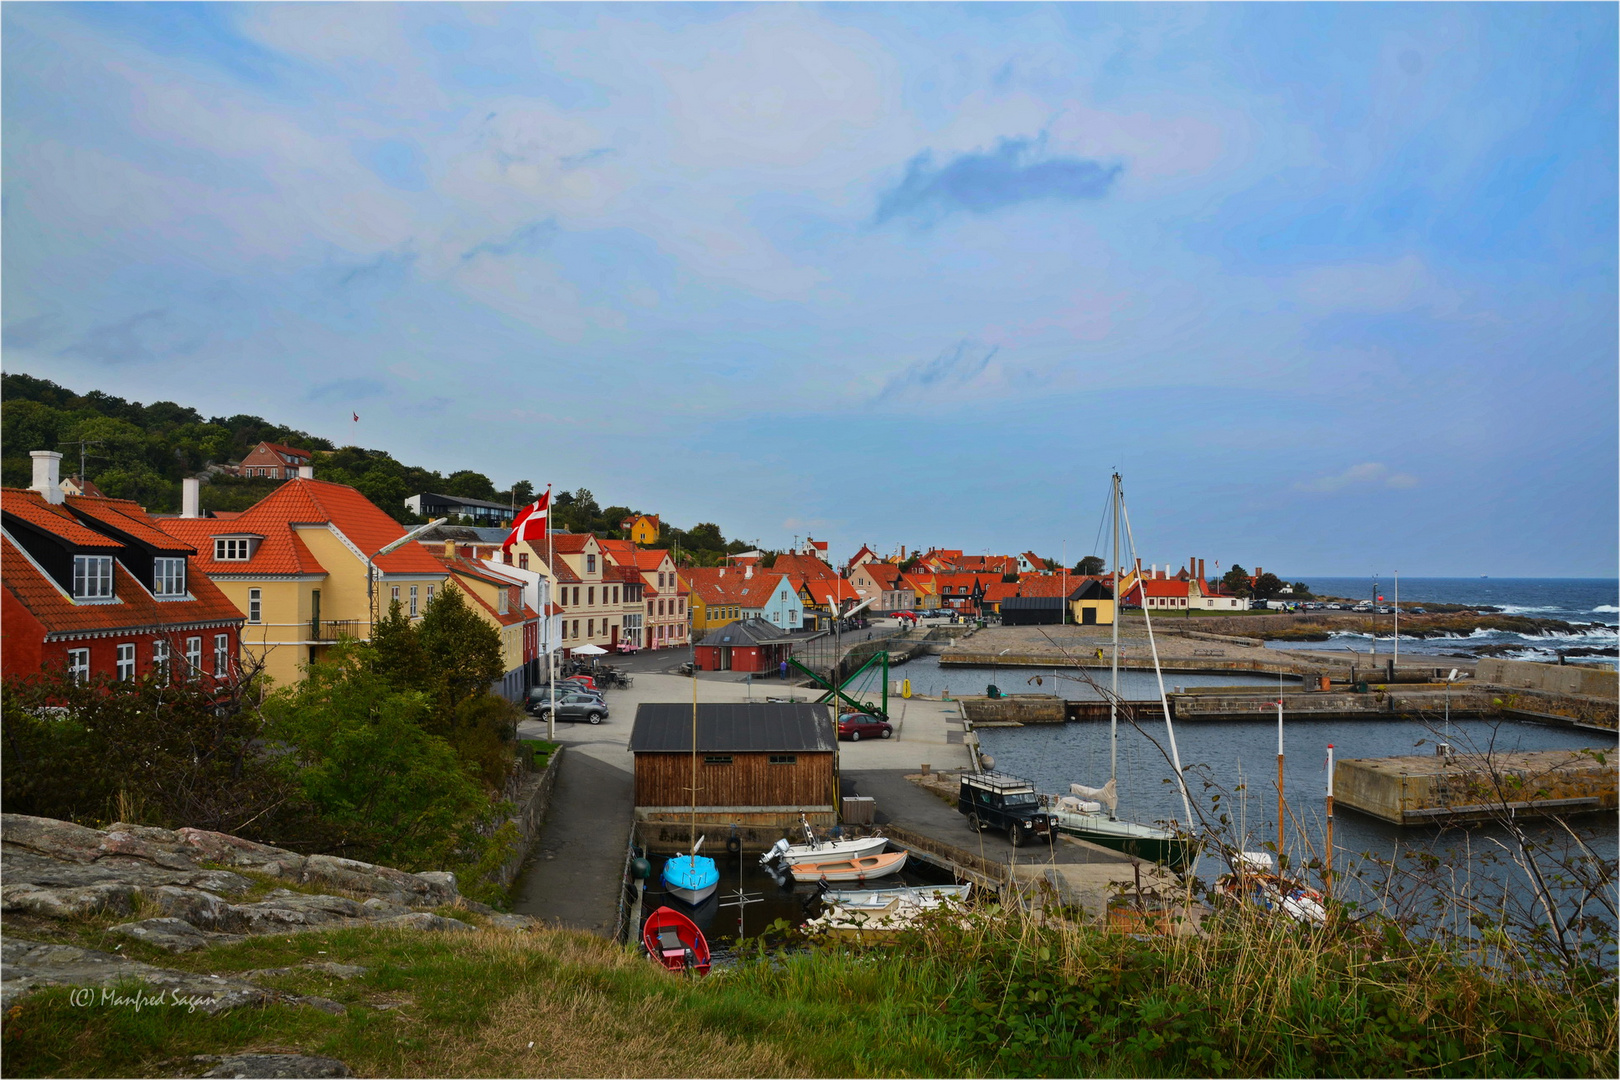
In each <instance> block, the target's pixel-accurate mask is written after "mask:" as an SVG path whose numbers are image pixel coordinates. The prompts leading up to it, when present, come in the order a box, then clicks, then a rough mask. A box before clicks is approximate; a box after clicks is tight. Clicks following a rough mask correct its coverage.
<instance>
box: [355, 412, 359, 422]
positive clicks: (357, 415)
mask: <svg viewBox="0 0 1620 1080" xmlns="http://www.w3.org/2000/svg"><path fill="white" fill-rule="evenodd" d="M354 422H355V423H357V424H358V423H359V422H360V414H359V413H355V414H354Z"/></svg>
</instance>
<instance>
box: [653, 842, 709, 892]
mask: <svg viewBox="0 0 1620 1080" xmlns="http://www.w3.org/2000/svg"><path fill="white" fill-rule="evenodd" d="M702 846H703V837H701V836H700V837H698V839H697V843H695V844H693V845H692V854H690V855H676V856H675V857H674V858H672V859H670V860H669V861H668V862H666V863H665V864H664V875H663V878H664V888H665V889H667V890H669V894H670V895H671V896H673V897H675V898H676V899H678V900H684V901H685V902H686V903H688V904H691V905H692V906H693V907H697V906H698V905H699V904H701V903H703V901H705V900H707V899H708V898H709V897H710V895H712V894H713V893H714V890H715V889H716V888H718V887H719V885H720V868H719V867H718V866H716V865H715V864H714V860H713V859H711V858H709V857H708V856H707V855H699V854H698V849H699V848H701V847H702Z"/></svg>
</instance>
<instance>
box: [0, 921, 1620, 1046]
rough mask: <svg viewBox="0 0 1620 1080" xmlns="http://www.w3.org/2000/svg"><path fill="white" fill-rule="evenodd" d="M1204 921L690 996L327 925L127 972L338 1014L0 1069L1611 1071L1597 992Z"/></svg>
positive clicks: (989, 946)
mask: <svg viewBox="0 0 1620 1080" xmlns="http://www.w3.org/2000/svg"><path fill="white" fill-rule="evenodd" d="M473 921H477V920H476V919H475V920H473ZM1205 926H1206V928H1207V929H1210V930H1212V931H1213V933H1211V934H1209V935H1208V936H1206V937H1177V938H1153V939H1136V938H1130V937H1125V936H1122V935H1119V934H1112V933H1107V932H1104V931H1101V930H1098V929H1096V928H1093V927H1088V926H1076V925H1071V924H1061V923H1047V924H1045V925H1041V924H1038V923H1037V922H1035V921H1033V920H1026V919H1021V918H1019V917H1018V916H1017V915H1016V913H1014V915H1013V916H1012V917H1010V918H1007V917H997V916H995V915H994V914H991V915H984V916H981V917H978V918H976V919H974V920H972V921H970V922H969V923H968V924H967V925H966V926H965V927H964V926H959V925H954V924H952V923H951V922H950V921H949V920H947V919H941V920H940V921H939V922H938V923H937V924H936V925H934V926H931V927H927V928H925V929H924V930H923V931H921V932H919V933H917V934H914V935H911V936H910V937H909V938H908V940H906V941H905V942H903V943H902V944H900V945H899V946H896V947H894V948H892V949H881V950H874V951H869V952H864V953H863V952H844V951H825V950H816V951H810V952H799V953H794V954H790V955H775V956H770V957H766V958H761V959H755V960H751V961H747V962H744V963H741V964H739V965H738V966H736V967H734V968H731V969H729V970H718V969H717V970H716V972H715V973H714V974H713V975H711V976H710V977H709V978H707V979H687V978H682V977H679V976H672V975H670V974H668V973H666V972H664V971H662V970H660V969H658V968H655V967H654V966H653V965H651V964H649V963H648V962H647V961H646V960H645V959H643V958H641V957H639V956H637V955H635V954H634V953H633V952H630V951H626V950H624V949H620V948H618V947H615V946H613V945H611V944H609V943H607V942H604V941H601V940H599V939H596V938H592V937H589V936H586V935H583V934H576V933H571V932H563V931H542V932H533V933H518V932H508V931H493V930H483V931H479V932H476V933H470V934H468V933H460V934H421V933H413V932H404V931H391V930H379V929H375V928H363V929H346V930H339V931H334V932H331V933H307V934H303V935H295V936H292V937H263V938H255V939H252V940H249V941H245V942H242V943H239V944H235V945H229V946H223V947H217V948H214V949H210V950H208V951H207V952H205V953H192V954H185V955H182V956H178V957H171V956H167V955H166V954H158V953H156V950H149V949H148V948H147V947H144V946H139V945H138V943H135V946H136V947H134V948H130V947H126V950H125V951H126V952H132V953H137V954H139V958H141V959H148V960H152V961H154V962H157V963H161V964H164V965H165V966H170V967H181V968H186V969H189V970H196V971H207V972H212V973H219V974H227V973H229V972H233V971H248V970H253V969H265V968H280V967H297V966H298V965H300V964H303V963H305V962H318V961H326V962H337V963H344V964H358V965H361V966H364V967H366V968H367V969H368V971H367V973H366V974H365V975H363V976H361V977H358V978H355V979H353V980H347V981H345V980H340V979H336V978H333V977H331V976H329V975H327V974H324V973H321V972H319V971H316V970H308V971H299V972H295V973H291V974H288V975H285V976H272V977H265V978H264V979H263V980H262V982H263V984H264V985H268V986H275V987H277V988H280V989H285V990H288V991H291V992H295V993H299V994H313V995H318V996H321V997H326V998H329V999H332V1000H335V1001H338V1002H340V1003H341V1004H343V1005H344V1006H346V1008H347V1011H346V1013H345V1015H343V1016H330V1015H327V1014H325V1013H321V1012H318V1011H316V1010H313V1009H308V1008H295V1007H286V1006H277V1007H271V1008H264V1009H241V1010H236V1011H234V1012H232V1013H228V1014H224V1015H221V1016H218V1017H212V1018H210V1017H207V1016H205V1015H203V1014H201V1013H187V1012H185V1011H184V1010H183V1009H176V1008H147V1009H142V1010H140V1011H139V1012H137V1011H135V1010H133V1009H129V1008H113V1007H101V1006H91V1007H87V1008H75V1007H73V1006H72V1005H71V1004H70V1001H69V993H70V992H69V991H68V990H66V989H61V990H52V991H47V992H44V993H41V994H37V995H34V996H31V997H28V998H25V999H24V1000H23V1001H21V1002H20V1003H19V1004H18V1005H17V1006H16V1007H15V1008H13V1009H12V1011H11V1012H10V1013H8V1014H7V1016H6V1019H5V1024H4V1029H3V1032H4V1033H3V1041H4V1052H5V1062H6V1068H7V1072H8V1074H9V1075H13V1076H36V1075H37V1076H108V1075H182V1074H185V1073H186V1072H187V1070H188V1069H193V1068H194V1066H193V1065H192V1064H191V1063H190V1060H189V1059H190V1057H191V1055H194V1054H201V1053H211V1054H223V1053H235V1052H243V1051H250V1050H254V1051H284V1052H293V1051H296V1052H303V1053H310V1054H320V1055H326V1056H332V1057H336V1058H339V1059H341V1060H343V1061H344V1062H346V1063H347V1064H348V1065H349V1067H350V1068H351V1069H353V1070H354V1071H355V1072H356V1073H357V1074H359V1075H392V1076H398V1075H415V1076H938V1075H951V1076H979V1075H1016V1076H1185V1075H1217V1076H1259V1075H1264V1076H1323V1075H1341V1076H1357V1075H1360V1076H1367V1075H1371V1076H1431V1075H1435V1076H1531V1075H1536V1076H1542V1075H1547V1076H1586V1075H1592V1076H1596V1075H1604V1076H1608V1075H1613V1074H1614V1047H1615V1040H1616V1027H1615V1000H1614V985H1613V981H1612V977H1604V976H1598V975H1593V974H1590V973H1589V974H1586V975H1581V976H1577V977H1574V978H1571V977H1553V976H1551V975H1549V974H1547V973H1543V972H1537V971H1535V970H1533V969H1529V970H1519V971H1518V972H1517V974H1514V975H1509V974H1508V973H1509V972H1510V971H1514V970H1515V968H1514V964H1513V963H1494V964H1484V963H1480V962H1479V958H1478V957H1474V956H1471V955H1470V954H1469V953H1468V952H1467V951H1466V949H1447V948H1445V947H1441V946H1437V945H1434V944H1425V943H1420V942H1411V941H1408V940H1406V939H1405V938H1404V937H1403V936H1402V935H1401V934H1399V933H1398V932H1395V931H1394V930H1393V929H1392V927H1390V926H1388V925H1384V926H1381V927H1374V926H1371V925H1366V926H1359V927H1358V926H1354V925H1348V926H1346V927H1344V928H1342V929H1338V930H1334V931H1326V932H1325V931H1318V932H1314V933H1313V932H1310V931H1306V930H1302V929H1300V928H1297V927H1294V926H1292V925H1282V924H1279V923H1278V922H1276V921H1271V920H1266V919H1256V918H1241V917H1240V918H1229V917H1218V918H1216V919H1214V920H1211V921H1207V922H1206V924H1205ZM92 936H93V935H92ZM87 943H88V942H87ZM104 947H105V946H104Z"/></svg>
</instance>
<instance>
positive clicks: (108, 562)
mask: <svg viewBox="0 0 1620 1080" xmlns="http://www.w3.org/2000/svg"><path fill="white" fill-rule="evenodd" d="M112 563H113V561H112V556H111V555H75V556H74V557H73V598H74V599H75V600H109V599H111V598H112V594H113V571H112Z"/></svg>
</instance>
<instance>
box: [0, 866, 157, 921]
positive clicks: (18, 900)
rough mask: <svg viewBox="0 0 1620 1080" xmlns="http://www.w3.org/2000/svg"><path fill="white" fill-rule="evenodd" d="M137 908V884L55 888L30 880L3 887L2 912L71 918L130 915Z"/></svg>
mask: <svg viewBox="0 0 1620 1080" xmlns="http://www.w3.org/2000/svg"><path fill="white" fill-rule="evenodd" d="M8 876H9V875H8ZM133 910H135V887H134V886H133V885H127V884H124V883H122V882H116V881H114V882H106V883H104V884H100V885H79V886H70V887H67V888H54V889H53V888H46V887H44V886H41V885H30V884H26V883H18V884H7V885H5V886H4V887H0V911H6V912H19V913H22V914H25V915H43V916H45V917H47V918H51V919H71V918H76V917H78V916H81V915H97V914H100V913H102V912H111V913H112V914H114V915H127V914H129V913H130V912H131V911H133Z"/></svg>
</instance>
